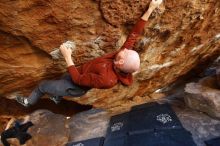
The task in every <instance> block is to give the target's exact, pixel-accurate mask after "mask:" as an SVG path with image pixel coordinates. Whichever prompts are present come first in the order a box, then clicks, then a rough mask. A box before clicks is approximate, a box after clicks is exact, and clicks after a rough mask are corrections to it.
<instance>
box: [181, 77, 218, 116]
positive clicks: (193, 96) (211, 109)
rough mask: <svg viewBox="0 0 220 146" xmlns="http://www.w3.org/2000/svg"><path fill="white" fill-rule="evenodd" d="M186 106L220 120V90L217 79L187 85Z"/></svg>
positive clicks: (212, 78)
mask: <svg viewBox="0 0 220 146" xmlns="http://www.w3.org/2000/svg"><path fill="white" fill-rule="evenodd" d="M185 91H186V93H187V96H186V97H185V101H186V104H187V105H188V106H189V107H191V108H193V109H196V110H198V111H202V112H205V113H207V114H208V115H210V116H212V117H214V118H218V119H220V88H218V84H217V79H216V77H206V78H203V79H201V80H200V81H199V82H198V83H189V84H187V85H186V88H185Z"/></svg>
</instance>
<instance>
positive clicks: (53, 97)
mask: <svg viewBox="0 0 220 146" xmlns="http://www.w3.org/2000/svg"><path fill="white" fill-rule="evenodd" d="M50 99H51V100H53V102H55V103H56V104H59V103H60V101H61V100H62V96H50Z"/></svg>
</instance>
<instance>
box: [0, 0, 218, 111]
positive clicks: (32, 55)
mask: <svg viewBox="0 0 220 146" xmlns="http://www.w3.org/2000/svg"><path fill="white" fill-rule="evenodd" d="M148 4H149V0H135V1H132V2H131V1H122V0H116V1H114V3H112V1H109V0H96V1H91V0H84V1H81V0H75V1H74V2H73V1H71V0H64V1H63V0H51V1H42V0H33V1H28V2H26V1H21V0H19V1H13V2H11V1H1V2H0V30H1V32H0V47H1V48H3V49H1V50H0V54H1V56H0V68H1V70H0V79H1V81H0V86H1V89H0V94H1V95H2V96H4V97H6V96H10V95H12V94H13V93H14V92H18V91H20V92H22V93H25V94H29V93H30V92H31V90H32V89H33V87H34V86H35V85H37V84H38V83H39V81H40V80H42V79H49V78H55V77H59V76H60V74H61V73H63V72H65V63H64V62H63V61H62V60H58V61H53V60H52V59H51V56H50V55H49V53H50V52H51V51H53V49H54V48H56V47H59V45H60V44H61V43H62V42H65V41H66V40H74V41H75V42H76V45H77V50H76V52H74V54H73V59H74V61H75V63H76V64H77V65H80V64H82V63H84V62H86V61H88V60H91V59H93V58H95V57H97V56H100V55H102V54H104V53H107V52H111V51H114V50H115V49H117V47H119V45H118V43H117V42H118V40H119V39H120V38H123V36H125V35H126V34H128V31H129V30H130V27H131V26H127V25H124V24H134V22H135V21H136V20H137V19H138V18H139V17H140V16H141V14H142V13H143V12H144V10H145V8H146V7H147V6H148ZM161 7H162V8H161V10H163V11H160V13H156V14H155V15H153V19H151V20H150V21H149V23H148V26H146V28H145V32H144V34H143V35H142V37H141V41H140V43H138V44H137V46H136V47H135V48H136V49H137V50H138V52H139V53H140V55H141V63H142V65H141V68H142V69H141V71H140V73H138V74H136V75H135V83H134V85H132V86H131V87H124V86H122V85H117V86H115V87H113V88H112V89H108V90H98V89H92V90H91V91H90V92H88V94H87V95H85V96H84V97H81V98H77V99H74V100H75V101H77V102H79V103H81V104H92V105H94V107H99V108H103V109H107V110H109V111H111V112H112V113H116V112H122V111H125V110H128V108H129V107H130V106H131V104H137V103H136V101H140V100H135V99H134V98H136V96H137V97H143V98H144V99H145V97H147V98H146V100H143V102H148V101H151V99H150V98H149V97H150V96H148V95H149V94H151V93H153V92H154V91H156V90H157V89H159V88H162V87H164V86H166V85H168V84H170V83H172V82H174V81H175V80H176V79H177V78H178V77H180V76H182V75H184V74H186V73H187V72H188V71H190V70H191V69H192V68H194V67H195V66H196V65H198V64H199V63H201V62H204V61H205V60H206V59H208V58H211V57H214V56H216V55H218V54H220V50H219V46H220V41H219V39H220V36H219V33H220V26H219V23H220V19H219V17H220V11H219V7H220V2H219V0H211V1H200V0H194V1H191V0H183V1H175V0H171V1H164V4H163V5H162V6H161ZM103 17H104V19H103ZM114 25H117V27H115V26H114ZM119 44H120V43H119Z"/></svg>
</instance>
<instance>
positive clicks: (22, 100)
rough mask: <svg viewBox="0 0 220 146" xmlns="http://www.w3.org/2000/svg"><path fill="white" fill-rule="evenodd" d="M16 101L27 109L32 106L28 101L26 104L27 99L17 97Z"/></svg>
mask: <svg viewBox="0 0 220 146" xmlns="http://www.w3.org/2000/svg"><path fill="white" fill-rule="evenodd" d="M16 100H17V102H18V103H20V104H22V105H23V106H25V107H29V106H30V104H29V103H28V102H27V101H26V102H25V100H26V98H25V97H22V96H17V97H16Z"/></svg>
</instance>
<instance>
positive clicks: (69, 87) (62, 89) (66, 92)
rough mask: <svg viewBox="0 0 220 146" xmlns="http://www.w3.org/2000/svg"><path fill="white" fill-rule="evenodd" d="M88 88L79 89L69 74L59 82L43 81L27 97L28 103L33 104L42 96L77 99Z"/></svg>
mask: <svg viewBox="0 0 220 146" xmlns="http://www.w3.org/2000/svg"><path fill="white" fill-rule="evenodd" d="M88 90H89V89H88V88H83V87H80V86H78V85H76V84H74V83H73V82H72V80H71V77H70V75H69V74H65V75H64V76H63V77H62V78H61V79H60V80H45V81H42V82H41V83H40V84H39V85H38V87H37V88H35V89H34V90H33V91H32V93H31V94H30V96H29V97H28V103H29V104H31V105H33V104H35V103H36V102H37V101H38V100H39V99H40V98H41V97H42V96H43V95H45V94H49V95H50V96H56V97H63V96H73V97H79V96H82V95H84V94H86V92H87V91H88Z"/></svg>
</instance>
